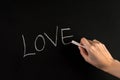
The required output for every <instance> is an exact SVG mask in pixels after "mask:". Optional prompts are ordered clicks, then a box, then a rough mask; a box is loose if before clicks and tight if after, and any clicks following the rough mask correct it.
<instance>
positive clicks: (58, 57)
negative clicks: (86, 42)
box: [0, 0, 120, 80]
mask: <svg viewBox="0 0 120 80" xmlns="http://www.w3.org/2000/svg"><path fill="white" fill-rule="evenodd" d="M4 3H5V4H3V5H2V6H1V7H3V9H2V10H1V22H0V24H1V27H2V29H1V32H2V33H1V34H2V35H1V40H2V43H1V46H2V51H1V54H4V55H5V57H3V65H2V69H3V73H2V74H3V75H4V79H12V80H14V79H15V80H119V79H118V78H116V77H114V76H112V75H109V74H107V73H105V72H103V71H101V70H99V69H97V68H95V67H93V66H91V65H90V64H88V63H86V62H85V61H84V59H83V58H82V57H81V55H80V54H79V50H78V48H77V47H76V46H75V45H73V44H70V41H71V40H72V39H73V40H76V41H78V42H79V41H80V38H82V37H86V38H88V39H98V40H100V41H101V42H103V43H104V44H105V45H106V46H107V48H108V50H109V51H110V52H111V54H112V56H113V57H114V58H115V59H118V60H120V54H119V52H120V50H119V45H120V42H119V41H120V37H119V34H120V5H119V4H120V1H119V2H115V1H104V2H102V1H86V0H83V1H81V0H80V1H75V0H56V1H52V0H48V1H35V0H32V1H30V0H29V1H22V0H19V1H16V2H15V1H8V2H4Z"/></svg>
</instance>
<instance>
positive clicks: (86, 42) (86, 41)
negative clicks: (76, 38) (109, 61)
mask: <svg viewBox="0 0 120 80" xmlns="http://www.w3.org/2000/svg"><path fill="white" fill-rule="evenodd" d="M81 44H82V45H84V46H86V47H90V46H91V44H90V42H89V41H88V40H87V39H86V38H82V39H81Z"/></svg>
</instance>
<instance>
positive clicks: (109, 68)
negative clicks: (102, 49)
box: [101, 59, 119, 73]
mask: <svg viewBox="0 0 120 80" xmlns="http://www.w3.org/2000/svg"><path fill="white" fill-rule="evenodd" d="M118 63H119V61H118V60H116V59H112V60H111V61H110V62H109V64H108V65H107V66H104V67H102V68H101V70H103V71H105V72H108V73H110V72H111V71H112V69H113V67H115V66H116V65H117V64H118Z"/></svg>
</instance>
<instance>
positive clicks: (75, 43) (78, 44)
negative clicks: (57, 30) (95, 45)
mask: <svg viewBox="0 0 120 80" xmlns="http://www.w3.org/2000/svg"><path fill="white" fill-rule="evenodd" d="M71 43H72V44H74V45H76V46H81V47H83V48H85V46H83V45H81V44H80V43H78V42H76V41H74V40H72V41H71Z"/></svg>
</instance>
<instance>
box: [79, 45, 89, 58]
mask: <svg viewBox="0 0 120 80" xmlns="http://www.w3.org/2000/svg"><path fill="white" fill-rule="evenodd" d="M78 48H79V50H80V54H81V55H82V57H83V58H84V59H85V60H87V57H88V53H87V51H86V50H85V49H84V48H82V47H78Z"/></svg>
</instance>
